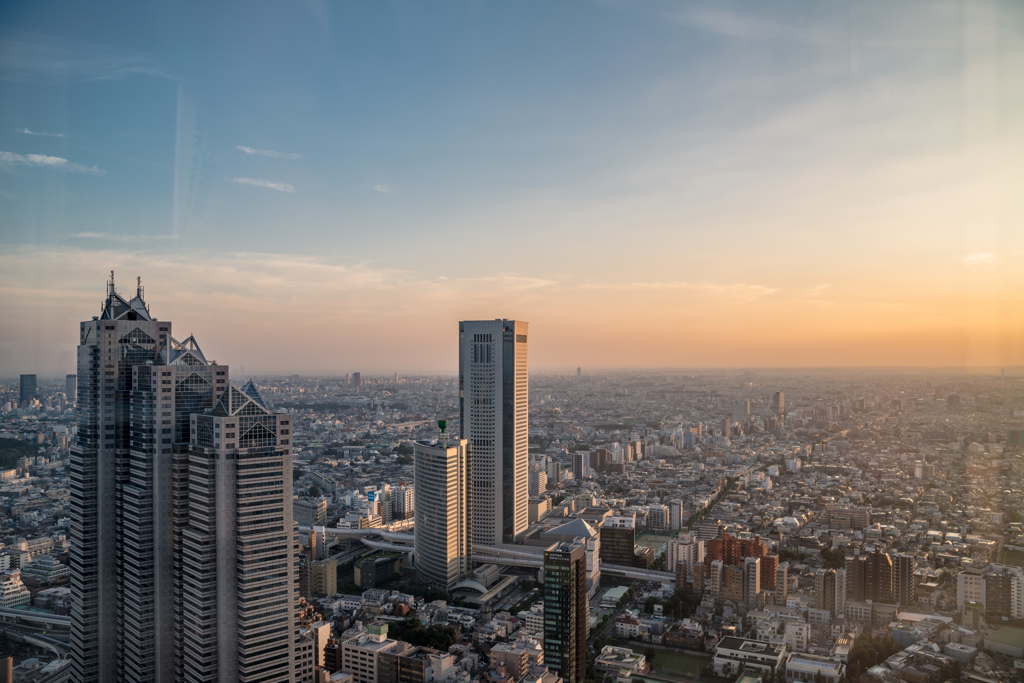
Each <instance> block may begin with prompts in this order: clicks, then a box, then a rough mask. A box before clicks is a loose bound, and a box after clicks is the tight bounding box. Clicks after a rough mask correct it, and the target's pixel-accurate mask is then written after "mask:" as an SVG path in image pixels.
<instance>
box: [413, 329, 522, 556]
mask: <svg viewBox="0 0 1024 683" xmlns="http://www.w3.org/2000/svg"><path fill="white" fill-rule="evenodd" d="M527 327H528V323H525V322H522V321H517V320H479V321H463V322H460V323H459V430H460V436H461V437H462V438H463V439H466V440H467V441H468V442H469V444H470V446H471V451H472V457H471V466H472V470H473V480H472V484H471V491H472V495H471V505H472V515H471V516H472V519H473V532H472V541H473V543H474V544H475V545H493V546H497V545H501V544H503V543H515V542H516V541H517V540H519V539H520V537H521V536H522V534H523V533H524V532H525V531H526V528H527V526H528V524H529V519H528V508H527V502H528V499H529V474H528V466H529V463H528V459H529V444H528V441H527V440H528V437H529V389H530V386H529V378H528V374H527V373H528V363H527V350H528V346H527ZM418 485H419V483H418V482H417V486H418Z"/></svg>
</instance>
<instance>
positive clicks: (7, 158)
mask: <svg viewBox="0 0 1024 683" xmlns="http://www.w3.org/2000/svg"><path fill="white" fill-rule="evenodd" d="M0 165H3V166H28V167H30V168H53V169H57V170H60V171H69V172H71V173H84V174H87V175H103V173H104V171H103V170H102V169H100V168H98V167H96V166H85V165H83V164H76V163H73V162H71V161H68V160H67V159H65V158H63V157H53V156H49V155H46V154H15V153H13V152H0Z"/></svg>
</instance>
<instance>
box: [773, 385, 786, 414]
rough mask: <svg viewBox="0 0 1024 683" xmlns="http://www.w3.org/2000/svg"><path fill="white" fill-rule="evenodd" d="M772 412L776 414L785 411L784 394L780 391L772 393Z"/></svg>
mask: <svg viewBox="0 0 1024 683" xmlns="http://www.w3.org/2000/svg"><path fill="white" fill-rule="evenodd" d="M772 412H773V413H775V414H776V415H778V414H780V413H784V412H786V395H785V394H784V393H782V392H781V391H776V392H775V393H774V394H773V395H772Z"/></svg>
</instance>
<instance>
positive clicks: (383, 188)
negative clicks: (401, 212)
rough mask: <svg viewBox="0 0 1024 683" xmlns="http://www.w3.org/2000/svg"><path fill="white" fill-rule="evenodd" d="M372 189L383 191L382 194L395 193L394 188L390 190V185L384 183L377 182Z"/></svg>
mask: <svg viewBox="0 0 1024 683" xmlns="http://www.w3.org/2000/svg"><path fill="white" fill-rule="evenodd" d="M373 189H374V190H376V191H377V192H383V193H384V194H394V193H395V191H394V190H392V189H391V188H390V187H388V186H387V185H385V184H384V183H379V184H377V185H374V186H373Z"/></svg>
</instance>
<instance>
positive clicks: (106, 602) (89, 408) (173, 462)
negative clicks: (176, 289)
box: [70, 274, 294, 683]
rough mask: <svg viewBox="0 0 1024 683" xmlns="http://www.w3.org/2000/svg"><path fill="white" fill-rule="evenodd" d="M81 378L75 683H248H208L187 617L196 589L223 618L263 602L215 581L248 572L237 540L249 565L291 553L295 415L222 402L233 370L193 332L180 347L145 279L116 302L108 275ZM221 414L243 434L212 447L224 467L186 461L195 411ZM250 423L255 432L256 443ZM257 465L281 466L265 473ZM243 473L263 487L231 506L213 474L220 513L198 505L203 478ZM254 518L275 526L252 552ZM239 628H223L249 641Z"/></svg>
mask: <svg viewBox="0 0 1024 683" xmlns="http://www.w3.org/2000/svg"><path fill="white" fill-rule="evenodd" d="M78 378H79V379H80V380H81V386H80V391H79V392H78V399H79V401H78V403H79V406H78V420H79V429H78V442H77V444H76V445H75V446H74V447H73V448H72V451H71V467H70V476H71V487H70V488H71V561H70V566H71V591H72V609H71V621H72V630H71V659H72V662H73V675H74V680H76V681H79V682H81V683H85V682H89V683H91V682H102V683H105V682H109V681H191V680H204V681H206V680H225V681H226V680H232V681H234V680H244V677H243V676H242V674H243V673H244V668H240V669H238V673H237V675H236V674H235V673H234V672H232V673H230V674H223V672H222V674H223V675H221V676H220V677H219V678H217V677H214V678H201V676H202V675H205V674H201V673H199V672H204V671H205V672H206V673H209V671H210V670H209V667H208V666H206V668H205V669H204V668H203V666H200V665H199V664H197V663H196V659H195V657H197V656H200V655H201V653H203V652H205V650H202V649H200V650H192V649H191V648H190V646H187V645H186V637H187V635H188V634H190V633H193V634H194V633H197V632H200V631H203V630H204V629H205V628H206V626H207V624H206V623H204V622H202V620H201V619H200V618H199V616H198V615H197V614H193V613H192V612H190V610H192V611H195V608H196V603H195V602H194V595H195V591H201V590H207V589H208V588H209V587H210V586H213V587H214V588H216V589H217V591H218V592H217V593H216V595H217V598H216V600H215V601H214V602H213V603H210V606H212V607H213V608H214V609H215V610H216V611H217V612H218V614H227V613H228V610H229V609H231V608H233V607H235V606H237V607H239V608H241V607H242V606H245V607H246V608H248V609H251V608H252V607H253V606H255V605H256V604H257V603H255V602H253V601H252V600H262V599H264V593H263V592H261V591H259V590H248V592H247V593H246V595H245V596H244V597H245V599H244V600H243V599H242V596H237V595H235V594H229V591H228V589H227V588H225V586H224V585H223V584H222V583H220V577H219V575H218V572H220V573H223V572H225V571H230V572H231V574H232V576H234V575H235V574H236V573H237V574H243V573H242V572H240V571H239V567H238V566H237V565H235V566H230V569H229V568H228V567H229V563H228V561H227V559H226V556H223V555H221V554H220V553H221V546H223V545H231V546H232V547H233V548H235V551H236V552H238V553H240V557H244V560H245V562H247V563H249V562H257V561H260V560H262V558H263V557H265V555H264V554H265V553H270V554H272V555H274V556H281V555H286V556H287V557H289V558H290V557H291V556H290V555H288V553H289V552H290V551H291V547H292V544H291V535H292V531H291V454H290V447H287V448H284V449H281V447H282V446H288V444H289V443H290V437H289V436H288V433H289V429H288V421H289V420H288V418H286V417H284V416H282V417H284V419H283V420H282V421H281V422H280V424H279V423H278V422H277V416H269V411H268V410H267V408H266V406H265V405H264V404H263V403H262V399H260V398H259V397H258V393H257V392H256V390H255V387H252V386H251V384H250V385H247V386H246V387H243V389H245V390H246V391H241V390H239V389H236V388H232V389H231V391H232V392H233V393H232V394H230V395H227V396H226V395H225V393H226V392H227V389H228V368H227V367H225V366H222V365H217V364H216V363H214V362H212V361H208V360H207V359H206V357H205V356H204V355H203V352H202V350H201V349H200V348H199V345H198V343H197V342H196V341H195V339H194V338H193V337H189V338H188V339H186V340H185V341H184V342H179V341H177V340H176V339H174V337H172V336H171V324H170V323H169V322H166V321H158V320H157V319H155V318H153V317H152V316H151V315H150V312H149V307H148V306H147V304H146V303H145V301H144V300H143V291H142V287H141V284H140V285H139V287H138V289H137V290H136V295H135V296H134V297H133V298H131V299H130V300H129V299H127V298H125V297H123V296H121V295H120V294H118V293H117V291H116V290H115V287H114V281H113V274H111V280H110V282H108V284H107V297H106V300H105V301H104V302H103V304H102V309H101V312H100V315H99V316H97V317H95V318H93V319H92V320H90V321H87V322H83V323H81V326H80V344H79V347H78ZM246 392H248V393H246ZM240 396H244V397H246V398H245V401H241V400H240V398H239V397H240ZM218 401H220V403H218ZM236 404H237V405H236ZM215 406H217V407H219V408H221V410H222V412H224V413H225V415H222V416H221V417H224V416H228V415H229V414H228V412H227V409H226V408H224V406H231V407H232V408H231V410H232V411H234V412H233V413H231V414H230V416H232V417H234V416H235V415H240V416H244V417H238V419H237V423H238V427H239V429H238V431H235V430H234V429H232V430H231V431H226V430H225V431H221V432H215V441H216V443H214V444H213V445H212V446H210V448H214V449H219V451H218V453H219V454H220V456H222V460H223V462H220V461H219V460H216V458H212V457H211V458H210V459H209V460H210V462H205V461H204V462H197V461H196V458H197V457H200V456H202V455H205V454H206V452H205V451H202V450H200V452H199V453H200V455H199V456H197V455H196V454H195V453H193V452H192V451H193V450H194V448H193V447H192V446H191V443H192V441H193V440H194V438H196V435H195V434H193V429H194V420H193V416H195V415H197V414H200V413H204V414H205V415H204V417H206V418H208V419H213V418H214V417H217V416H218V414H217V412H216V411H215V410H213V409H214V407H215ZM235 408H237V411H235V410H234V409H235ZM211 411H212V412H211ZM239 411H240V412H239ZM253 420H255V421H256V422H260V425H259V427H258V428H256V427H253V428H254V429H255V430H256V431H255V432H253V433H252V434H250V433H249V429H248V428H249V427H250V426H251V425H249V424H248V422H250V421H253ZM271 422H272V423H273V424H272V425H271V426H269V427H268V426H267V425H268V424H270V423H271ZM222 426H223V427H226V426H227V425H226V424H225V425H222ZM232 426H234V425H232ZM278 427H282V428H281V429H280V430H279V431H280V434H279V440H274V439H271V438H270V437H268V436H267V432H270V433H273V434H278V432H277V431H274V430H276V429H277V428H278ZM236 434H238V437H236ZM221 435H223V439H221ZM199 436H202V434H200V435H199ZM257 436H259V438H260V439H261V442H260V443H259V444H258V446H259V447H258V448H256V447H255V446H253V445H252V444H251V443H249V441H247V439H249V438H250V437H251V438H256V437H257ZM236 438H237V440H236ZM242 444H246V445H244V446H243V445H242ZM200 446H202V447H203V448H205V447H206V446H205V445H204V444H200ZM253 448H255V449H256V450H255V451H253V450H252V449H253ZM243 449H249V450H243ZM253 452H259V453H260V462H259V463H256V462H254V461H250V460H245V458H247V457H248V456H249V455H250V454H251V453H253ZM263 460H269V461H273V462H274V463H277V464H276V465H273V466H269V465H268V466H266V467H265V463H264V462H263ZM257 464H258V465H259V467H256V465H257ZM235 465H237V466H238V467H239V468H244V469H245V470H246V473H245V474H246V475H247V476H248V475H249V474H253V473H257V472H258V473H261V474H262V476H264V477H266V478H265V479H261V480H260V486H259V488H258V489H257V490H252V491H246V492H244V494H243V495H239V496H237V497H233V496H235V493H234V492H233V491H232V490H231V488H230V485H229V484H228V483H225V480H222V479H216V482H217V486H218V488H217V489H216V501H217V504H216V506H215V509H212V510H211V509H210V508H209V507H205V508H204V507H203V505H204V503H210V501H212V500H213V498H212V496H213V493H211V491H210V490H209V488H208V487H207V488H204V486H206V484H207V483H208V482H206V481H205V480H204V478H208V477H210V478H215V477H217V476H219V473H220V470H218V469H216V468H218V467H222V468H223V467H229V466H235ZM261 468H262V469H261ZM268 468H269V469H268ZM275 468H276V469H275ZM285 474H287V476H285ZM273 482H276V484H274V483H273ZM241 498H245V500H244V501H242V500H241ZM285 502H287V503H288V505H285ZM279 509H280V510H284V512H278V510H279ZM232 515H234V517H232ZM249 515H255V516H258V517H260V519H259V520H258V521H254V522H253V523H254V524H255V525H256V526H257V527H259V526H260V525H263V526H269V527H273V531H269V530H261V531H260V533H263V532H264V531H266V534H265V535H263V536H259V547H258V548H250V546H248V545H247V544H246V543H247V534H248V533H249V529H248V528H247V527H246V526H245V520H247V519H249V517H248V516H249ZM282 520H283V521H282ZM204 522H205V523H208V524H216V525H217V537H216V538H217V543H216V544H214V543H211V539H210V538H209V537H207V539H206V542H205V544H204V543H203V542H200V540H197V539H199V536H198V534H199V530H197V528H198V527H201V525H202V523H204ZM197 525H198V527H197ZM260 528H261V529H262V527H260ZM278 541H280V542H278ZM286 562H287V563H288V567H287V569H286V570H282V571H279V572H278V573H277V574H276V575H275V576H277V577H281V576H284V577H288V580H286V581H285V582H284V583H282V582H280V581H278V582H277V583H278V584H280V585H286V588H285V589H284V590H286V591H288V592H289V595H290V591H291V590H292V587H293V584H294V580H293V575H292V568H291V564H290V562H291V561H290V560H286ZM264 564H267V565H268V566H270V567H273V568H275V569H280V567H277V566H276V564H274V563H273V562H268V563H266V562H265V563H260V564H252V565H251V568H250V565H248V564H247V569H246V571H245V572H244V576H243V578H239V579H238V583H239V584H240V585H241V584H246V586H248V583H247V582H248V581H249V578H250V574H252V575H253V576H262V577H264V578H266V573H265V571H264ZM257 567H258V571H256V572H253V569H256V568H257ZM239 590H240V591H241V590H242V588H239ZM190 600H193V601H192V602H190ZM204 607H206V605H204ZM237 617H238V615H237V614H234V616H233V617H232V618H233V619H234V621H233V622H232V623H234V622H235V621H238V619H237ZM291 618H292V615H291V612H288V613H287V614H284V615H283V616H281V615H279V616H277V618H276V620H275V623H278V622H280V623H289V624H290V623H291V622H289V621H288V620H289V619H291ZM239 623H241V622H239ZM245 623H246V624H248V623H257V622H252V620H247V621H246V622H245ZM216 625H217V626H218V628H219V627H220V626H221V624H219V623H218V624H216ZM240 628H241V627H240V626H239V627H237V628H236V629H235V630H234V631H225V632H224V633H234V634H236V635H237V636H238V638H239V639H241V635H240V634H239V633H238V629H240ZM246 628H248V626H246ZM275 628H277V626H275ZM222 637H223V636H222V634H221V633H218V638H222ZM275 637H276V636H275ZM285 640H286V641H287V642H291V638H290V637H289V638H286V639H285ZM239 642H241V640H240V641H239ZM223 645H224V643H223V641H216V643H215V647H216V648H217V649H216V650H215V653H216V657H217V659H218V660H220V661H225V660H223V657H225V656H227V654H226V653H228V654H230V653H231V652H232V650H231V649H230V648H227V647H226V646H224V647H222V646H223ZM197 653H200V654H197ZM186 654H188V655H189V656H190V657H192V659H190V660H189V662H186V661H185V656H186ZM207 654H208V653H207ZM236 659H237V661H238V662H243V661H244V660H243V659H242V658H241V657H237V658H236ZM289 662H290V660H289ZM207 664H208V662H207ZM289 671H290V669H289ZM289 675H290V674H289ZM266 680H291V679H290V678H278V677H274V678H272V679H270V678H268V679H266Z"/></svg>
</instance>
